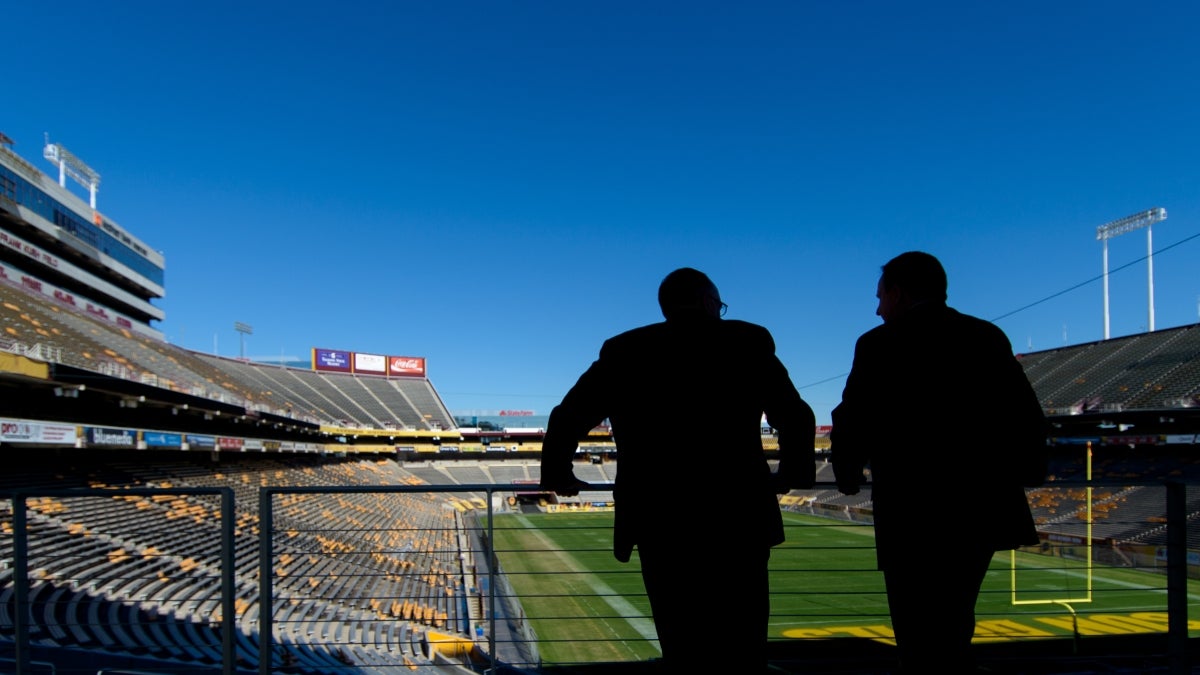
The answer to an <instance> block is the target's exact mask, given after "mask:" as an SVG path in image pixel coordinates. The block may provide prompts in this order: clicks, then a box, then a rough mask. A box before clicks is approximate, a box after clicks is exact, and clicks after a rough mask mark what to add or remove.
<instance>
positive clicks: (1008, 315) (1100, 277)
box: [992, 232, 1200, 323]
mask: <svg viewBox="0 0 1200 675" xmlns="http://www.w3.org/2000/svg"><path fill="white" fill-rule="evenodd" d="M1196 237H1200V232H1197V233H1196V234H1193V235H1192V236H1190V237H1185V238H1184V239H1180V240H1179V241H1177V242H1175V243H1174V244H1171V245H1170V246H1165V247H1163V248H1160V249H1158V251H1157V253H1162V252H1164V251H1170V250H1171V249H1173V248H1175V247H1176V246H1179V245H1180V244H1184V243H1187V242H1189V241H1191V240H1193V239H1195V238H1196ZM1149 257H1150V254H1149V253H1147V254H1146V255H1144V256H1142V257H1140V258H1138V259H1137V260H1131V261H1129V262H1127V263H1125V264H1124V265H1121V266H1120V267H1118V268H1116V269H1114V270H1113V271H1114V272H1120V271H1121V270H1123V269H1125V268H1126V267H1132V266H1133V265H1136V264H1138V263H1140V262H1142V261H1143V260H1145V259H1147V258H1149ZM1103 278H1104V275H1103V274H1101V275H1100V276H1095V277H1092V278H1091V279H1088V280H1087V281H1082V282H1080V283H1078V284H1075V285H1074V286H1072V287H1070V288H1067V289H1064V290H1061V291H1059V292H1057V293H1054V294H1053V295H1048V296H1046V297H1044V298H1042V299H1041V300H1038V301H1036V302H1031V303H1029V304H1028V305H1025V306H1024V307H1019V308H1017V309H1014V310H1013V311H1011V312H1009V313H1008V314H1001V315H1000V316H998V317H996V318H994V319H992V322H993V323H995V322H996V321H999V320H1000V319H1007V318H1008V317H1010V316H1012V315H1013V314H1017V313H1018V312H1023V311H1025V310H1027V309H1029V308H1030V307H1036V306H1038V305H1040V304H1042V303H1043V302H1048V301H1050V300H1053V299H1054V298H1057V297H1058V296H1060V295H1065V294H1067V293H1070V292H1071V291H1074V290H1077V289H1079V288H1082V287H1084V286H1087V285H1088V284H1090V283H1093V282H1095V281H1099V280H1100V279H1103Z"/></svg>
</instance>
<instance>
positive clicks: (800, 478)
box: [771, 463, 817, 495]
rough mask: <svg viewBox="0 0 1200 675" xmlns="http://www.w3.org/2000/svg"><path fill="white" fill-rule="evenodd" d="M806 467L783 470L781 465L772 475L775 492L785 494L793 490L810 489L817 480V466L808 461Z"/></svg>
mask: <svg viewBox="0 0 1200 675" xmlns="http://www.w3.org/2000/svg"><path fill="white" fill-rule="evenodd" d="M804 466H805V469H800V470H796V471H793V470H783V467H780V470H779V471H776V472H775V473H774V474H772V475H771V481H772V485H774V487H775V494H778V495H783V494H787V493H788V492H791V491H792V490H808V489H811V488H812V486H813V485H815V484H816V482H817V468H816V466H815V465H813V464H811V463H806V464H805V465H804Z"/></svg>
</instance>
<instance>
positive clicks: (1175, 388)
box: [1126, 325, 1200, 408]
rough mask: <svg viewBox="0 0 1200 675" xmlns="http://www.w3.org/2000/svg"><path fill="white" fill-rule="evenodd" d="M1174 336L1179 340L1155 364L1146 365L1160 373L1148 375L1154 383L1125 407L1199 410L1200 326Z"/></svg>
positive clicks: (1181, 331) (1137, 394)
mask: <svg viewBox="0 0 1200 675" xmlns="http://www.w3.org/2000/svg"><path fill="white" fill-rule="evenodd" d="M1172 332H1174V333H1176V334H1177V337H1178V339H1176V340H1173V341H1172V342H1171V344H1170V345H1169V346H1168V347H1167V348H1166V349H1164V350H1162V351H1161V352H1159V353H1158V354H1157V355H1156V356H1157V358H1156V360H1155V361H1156V362H1155V363H1154V364H1145V366H1146V367H1147V368H1150V367H1151V366H1153V368H1154V369H1155V370H1160V369H1161V372H1159V373H1157V374H1155V373H1154V372H1151V373H1147V376H1148V378H1149V377H1153V380H1151V382H1152V383H1151V384H1149V385H1148V386H1146V387H1144V388H1143V389H1142V390H1141V391H1140V392H1138V393H1136V394H1134V395H1133V396H1132V397H1130V398H1129V400H1128V401H1127V403H1126V407H1128V408H1156V407H1157V408H1171V407H1178V406H1180V405H1184V403H1183V402H1184V401H1187V402H1189V403H1188V405H1196V406H1200V325H1197V326H1188V327H1186V328H1180V329H1176V330H1174V331H1172Z"/></svg>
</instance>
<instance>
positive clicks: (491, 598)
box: [480, 489, 498, 673]
mask: <svg viewBox="0 0 1200 675" xmlns="http://www.w3.org/2000/svg"><path fill="white" fill-rule="evenodd" d="M492 494H493V493H492V491H491V490H490V489H489V490H488V492H487V496H488V500H487V519H488V524H487V541H486V543H485V544H484V547H485V549H484V550H483V551H480V553H482V554H483V555H485V556H487V561H488V616H487V620H488V656H489V659H490V661H491V664H492V668H491V672H493V673H494V672H496V662H497V661H498V657H497V656H496V558H495V556H493V555H492V551H494V550H495V548H496V544H495V541H496V540H495V539H493V537H494V536H495V530H494V529H493V522H494V521H495V520H496V519H495V515H496V514H495V512H494V511H493V510H492Z"/></svg>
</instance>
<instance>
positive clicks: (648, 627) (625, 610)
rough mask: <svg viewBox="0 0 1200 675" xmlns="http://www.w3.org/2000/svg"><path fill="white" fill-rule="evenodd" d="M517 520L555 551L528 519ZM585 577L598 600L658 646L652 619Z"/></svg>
mask: <svg viewBox="0 0 1200 675" xmlns="http://www.w3.org/2000/svg"><path fill="white" fill-rule="evenodd" d="M517 520H518V521H520V523H521V524H522V525H523V526H525V528H526V529H527V530H530V531H532V532H533V533H535V534H536V536H537V537H538V539H540V540H541V542H542V544H543V546H544V547H545V548H546V549H548V550H556V547H555V546H554V544H553V543H552V542H551V541H550V540H549V539H547V538H546V536H545V535H544V534H543V533H542V531H541V530H539V529H538V528H537V526H535V525H534V524H533V523H531V522H529V519H528V518H527V517H526V516H524V515H519V516H517ZM557 555H558V556H559V557H560V558H561V559H562V560H563V562H564V563H566V565H567V566H568V567H569V568H570V569H571V571H573V572H586V571H587V570H584V569H583V568H582V567H581V566H580V565H579V561H577V560H576V559H575V557H574V556H572V555H571V554H570V553H567V552H566V551H561V550H559V551H557ZM585 576H586V578H587V580H588V587H590V588H591V589H592V591H593V592H594V593H595V594H596V595H597V597H598V599H600V600H603V601H604V602H605V603H606V604H607V605H608V606H609V607H611V608H612V609H613V611H614V612H616V613H617V615H618V616H620V617H622V618H624V619H625V621H626V622H628V623H629V625H630V626H632V627H633V629H634V630H636V631H637V632H638V634H639V635H641V636H642V637H643V638H645V639H646V640H648V641H650V642H652V643H653V644H654V646H655V647H657V646H658V632H657V631H655V630H654V621H653V620H652V619H650V618H648V617H645V616H643V615H642V613H641V612H640V611H638V609H637V608H636V607H634V606H633V605H631V604H629V601H627V600H626V599H625V598H623V597H621V596H620V595H618V594H617V592H616V591H614V590H613V589H612V588H610V587H609V585H608V584H606V583H604V582H602V581H600V579H599V578H598V577H597V576H596V575H594V574H589V575H585Z"/></svg>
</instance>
